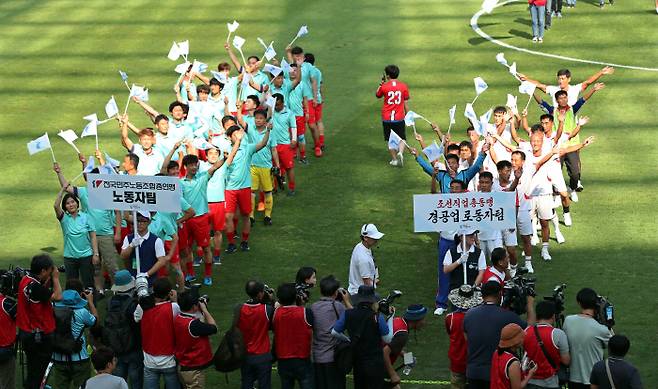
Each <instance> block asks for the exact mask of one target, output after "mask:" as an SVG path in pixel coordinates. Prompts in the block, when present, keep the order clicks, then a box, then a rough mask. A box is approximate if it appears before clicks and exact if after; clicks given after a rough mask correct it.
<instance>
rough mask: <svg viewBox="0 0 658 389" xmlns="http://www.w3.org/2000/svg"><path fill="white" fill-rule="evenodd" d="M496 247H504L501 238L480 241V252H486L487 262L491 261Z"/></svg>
mask: <svg viewBox="0 0 658 389" xmlns="http://www.w3.org/2000/svg"><path fill="white" fill-rule="evenodd" d="M496 247H503V241H502V239H501V238H500V236H499V237H497V238H494V239H486V240H482V239H480V250H482V251H484V257H485V258H486V259H487V261H491V252H492V251H493V249H495V248H496Z"/></svg>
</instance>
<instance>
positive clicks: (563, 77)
mask: <svg viewBox="0 0 658 389" xmlns="http://www.w3.org/2000/svg"><path fill="white" fill-rule="evenodd" d="M614 72H615V68H613V67H612V66H606V67H604V68H603V69H601V70H599V71H598V72H596V73H594V74H593V75H592V76H591V77H590V78H588V79H587V80H585V81H583V82H581V83H580V84H575V85H570V84H569V83H570V82H571V72H570V71H569V69H560V70H558V71H557V83H558V84H557V85H545V84H542V83H541V82H539V81H537V80H533V79H530V78H528V77H526V76H525V75H524V74H521V73H517V74H518V76H519V78H520V79H521V80H523V81H529V82H532V83H533V84H535V85H537V88H539V89H541V90H542V91H543V92H544V93H546V94H547V95H550V96H551V98H552V99H553V106H554V107H557V100H556V99H555V92H557V91H559V90H565V91H567V95H568V96H569V105H570V106H573V105H574V104H576V101H578V95H579V94H580V92H584V91H585V89H587V88H588V87H589V86H590V85H592V84H594V83H595V82H596V81H597V80H598V79H599V78H601V77H603V76H604V75H606V74H612V73H614Z"/></svg>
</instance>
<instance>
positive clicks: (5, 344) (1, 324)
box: [0, 293, 16, 388]
mask: <svg viewBox="0 0 658 389" xmlns="http://www.w3.org/2000/svg"><path fill="white" fill-rule="evenodd" d="M15 343H16V302H15V301H14V300H13V299H11V298H8V297H6V296H5V295H3V294H2V293H0V388H13V387H15V386H16V383H15V379H16V377H15V375H16V347H15Z"/></svg>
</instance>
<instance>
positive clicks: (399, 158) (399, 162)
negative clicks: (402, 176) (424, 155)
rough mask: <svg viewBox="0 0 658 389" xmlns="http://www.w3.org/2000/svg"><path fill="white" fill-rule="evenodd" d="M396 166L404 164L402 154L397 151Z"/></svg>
mask: <svg viewBox="0 0 658 389" xmlns="http://www.w3.org/2000/svg"><path fill="white" fill-rule="evenodd" d="M398 166H399V167H402V166H404V154H402V153H398Z"/></svg>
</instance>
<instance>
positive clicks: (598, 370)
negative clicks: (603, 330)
mask: <svg viewBox="0 0 658 389" xmlns="http://www.w3.org/2000/svg"><path fill="white" fill-rule="evenodd" d="M630 348H631V342H630V340H628V338H627V337H625V336H624V335H614V336H613V337H612V338H610V341H609V342H608V349H609V352H608V358H607V359H604V360H602V361H599V362H596V364H594V367H593V368H592V374H591V376H590V382H591V386H592V389H612V388H619V389H642V381H641V380H640V373H639V372H638V371H637V368H635V366H633V365H631V364H630V363H628V362H626V361H625V360H624V357H625V356H626V353H628V350H629V349H630ZM608 371H609V372H608Z"/></svg>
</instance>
